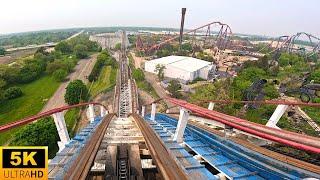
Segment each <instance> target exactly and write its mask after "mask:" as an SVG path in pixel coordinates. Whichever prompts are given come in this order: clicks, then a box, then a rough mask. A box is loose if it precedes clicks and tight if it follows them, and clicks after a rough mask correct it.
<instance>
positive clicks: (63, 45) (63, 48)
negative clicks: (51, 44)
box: [55, 41, 72, 54]
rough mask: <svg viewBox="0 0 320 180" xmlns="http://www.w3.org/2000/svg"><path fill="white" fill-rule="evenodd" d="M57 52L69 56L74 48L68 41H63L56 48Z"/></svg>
mask: <svg viewBox="0 0 320 180" xmlns="http://www.w3.org/2000/svg"><path fill="white" fill-rule="evenodd" d="M55 50H56V51H60V52H62V53H63V54H69V53H72V47H71V46H70V45H69V44H68V42H66V41H61V42H59V43H58V44H57V45H56V47H55Z"/></svg>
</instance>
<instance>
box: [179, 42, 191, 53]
mask: <svg viewBox="0 0 320 180" xmlns="http://www.w3.org/2000/svg"><path fill="white" fill-rule="evenodd" d="M181 49H182V50H185V51H188V52H191V51H192V45H191V44H190V43H184V44H182V45H181Z"/></svg>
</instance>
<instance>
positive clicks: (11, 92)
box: [4, 87, 22, 99]
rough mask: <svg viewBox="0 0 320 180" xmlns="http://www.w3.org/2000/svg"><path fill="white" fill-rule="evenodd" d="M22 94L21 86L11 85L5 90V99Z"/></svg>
mask: <svg viewBox="0 0 320 180" xmlns="http://www.w3.org/2000/svg"><path fill="white" fill-rule="evenodd" d="M20 96H22V91H21V89H20V88H19V87H10V88H8V89H6V90H5V91H4V98H5V99H14V98H17V97H20Z"/></svg>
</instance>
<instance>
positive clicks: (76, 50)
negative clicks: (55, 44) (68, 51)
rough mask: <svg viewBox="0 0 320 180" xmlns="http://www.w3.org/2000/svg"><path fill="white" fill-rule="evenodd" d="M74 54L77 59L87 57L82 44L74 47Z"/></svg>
mask: <svg viewBox="0 0 320 180" xmlns="http://www.w3.org/2000/svg"><path fill="white" fill-rule="evenodd" d="M73 51H74V54H75V55H76V57H77V58H79V59H82V58H87V57H88V52H87V51H88V48H87V46H85V45H83V44H78V45H76V46H75V47H74V49H73Z"/></svg>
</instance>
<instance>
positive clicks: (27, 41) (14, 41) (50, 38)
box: [0, 31, 77, 47]
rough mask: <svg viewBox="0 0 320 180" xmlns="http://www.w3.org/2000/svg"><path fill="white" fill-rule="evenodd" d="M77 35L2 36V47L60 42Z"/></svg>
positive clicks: (42, 33) (59, 33) (53, 33)
mask: <svg viewBox="0 0 320 180" xmlns="http://www.w3.org/2000/svg"><path fill="white" fill-rule="evenodd" d="M75 33H77V31H61V32H56V31H46V32H30V33H20V34H11V35H4V36H0V46H12V47H21V46H27V45H31V44H45V43H48V42H59V41H61V40H64V39H67V38H68V37H70V36H72V35H73V34H75Z"/></svg>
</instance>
